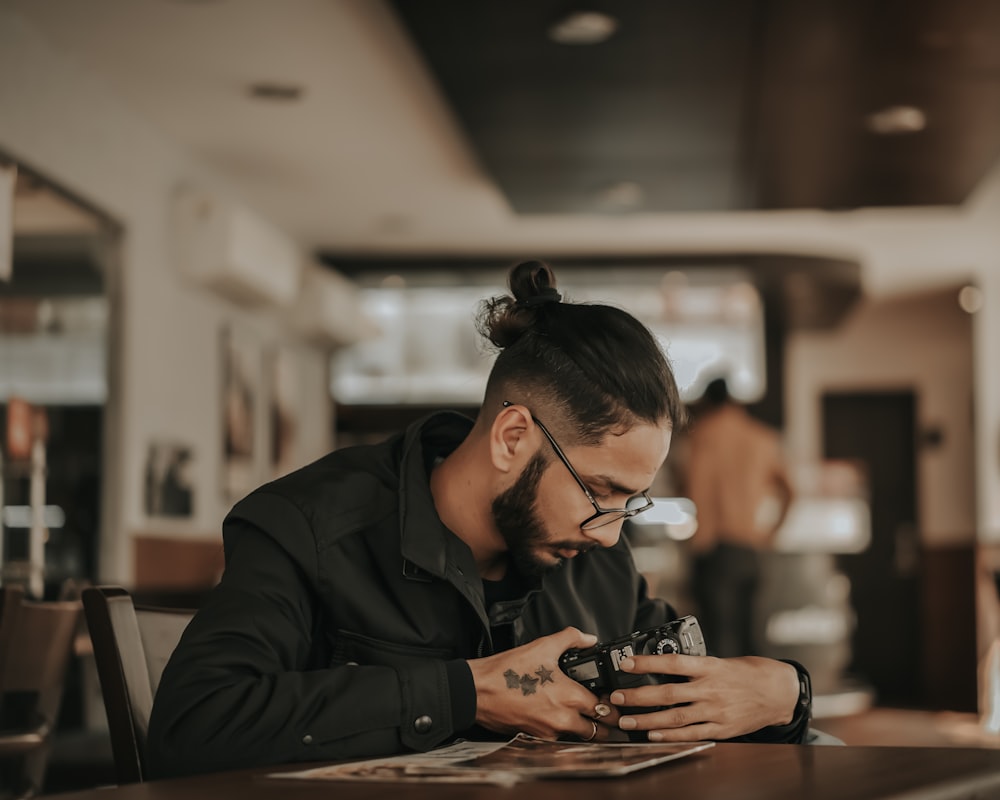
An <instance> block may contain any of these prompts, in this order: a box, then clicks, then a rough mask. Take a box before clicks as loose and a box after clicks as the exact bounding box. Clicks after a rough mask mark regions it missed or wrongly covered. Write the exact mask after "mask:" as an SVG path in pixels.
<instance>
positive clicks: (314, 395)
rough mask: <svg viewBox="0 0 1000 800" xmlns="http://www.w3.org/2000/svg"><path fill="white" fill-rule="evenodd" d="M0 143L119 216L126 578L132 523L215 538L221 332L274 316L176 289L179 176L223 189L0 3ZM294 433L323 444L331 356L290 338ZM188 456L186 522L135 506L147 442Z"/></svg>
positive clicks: (111, 528)
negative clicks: (298, 400)
mask: <svg viewBox="0 0 1000 800" xmlns="http://www.w3.org/2000/svg"><path fill="white" fill-rule="evenodd" d="M0 150H3V151H5V152H6V153H7V154H9V155H11V156H13V157H14V158H16V159H18V160H21V161H23V162H24V163H25V164H27V165H28V166H30V167H32V168H33V169H35V170H37V171H38V172H40V173H41V174H43V175H45V176H46V177H48V178H50V179H51V180H52V181H53V182H55V183H57V184H59V185H61V186H63V187H64V188H66V189H67V190H69V191H71V192H74V193H76V194H77V195H79V196H80V197H81V198H82V199H84V200H86V201H88V202H89V203H92V204H93V205H94V206H96V207H97V208H99V209H101V210H102V211H104V212H105V213H107V214H108V215H110V216H111V217H112V218H114V219H115V220H116V221H117V222H118V223H120V224H121V226H122V228H123V230H124V234H123V237H122V240H121V244H120V250H119V254H118V260H119V269H118V273H117V275H112V276H109V277H110V278H111V283H112V284H114V285H116V291H117V292H118V294H119V297H118V300H119V302H118V309H119V311H120V317H119V319H118V321H117V334H116V336H115V341H113V342H112V360H113V362H114V363H113V375H112V379H113V380H114V379H115V377H116V376H119V377H120V378H121V380H120V381H118V385H117V386H115V385H112V393H113V397H112V399H111V400H110V401H109V406H108V417H107V422H108V425H107V427H108V428H110V429H112V430H113V432H114V436H113V438H112V439H111V440H110V452H108V453H107V454H106V463H107V465H108V468H107V469H106V474H105V478H106V483H107V484H108V485H109V493H108V505H107V507H106V512H105V519H104V534H103V548H102V549H103V555H102V563H101V576H100V577H101V579H102V580H108V581H122V582H125V583H128V582H130V579H131V577H132V561H131V559H132V548H131V537H132V536H133V535H134V534H136V533H140V532H155V533H163V532H166V533H171V534H175V535H178V536H185V535H216V534H217V532H218V529H219V523H220V521H221V519H222V517H223V515H224V514H225V512H226V510H227V509H228V505H229V500H228V499H227V498H224V497H223V496H222V495H221V492H220V490H219V486H220V474H221V463H220V452H219V451H220V445H219V444H218V443H219V442H220V441H221V428H220V413H219V377H218V375H219V365H220V358H219V348H218V345H217V343H218V338H219V332H220V329H221V328H222V327H223V326H224V325H225V324H227V323H232V324H236V325H238V326H240V327H241V328H242V329H245V330H249V331H252V332H253V334H254V335H255V336H256V337H257V338H258V339H259V341H260V342H261V345H262V347H264V346H266V345H268V344H271V343H275V342H278V341H281V340H283V339H285V338H286V336H285V331H284V329H283V328H282V327H281V325H280V323H279V322H278V321H277V319H274V318H272V317H271V316H270V315H268V314H266V313H250V312H247V311H244V310H241V309H239V308H237V307H235V306H232V305H230V304H227V303H226V302H223V301H221V300H219V299H217V298H216V297H214V296H212V295H209V294H207V293H205V292H204V291H200V290H199V289H197V288H195V287H193V286H190V285H186V284H185V283H184V282H183V281H182V280H181V279H180V278H179V276H178V274H177V272H176V270H175V269H174V265H173V263H172V262H171V245H172V241H171V227H170V199H171V196H172V194H173V193H174V191H175V189H176V187H177V186H178V185H179V184H181V183H188V182H189V183H193V184H195V185H199V186H204V187H207V188H209V189H210V190H211V191H213V192H218V193H219V194H220V195H222V196H226V195H227V191H226V187H225V186H223V185H222V184H221V183H220V182H219V181H217V180H214V179H213V177H212V176H211V174H210V173H209V172H208V171H207V170H206V169H205V168H204V167H203V166H202V165H200V164H199V163H198V162H197V161H196V160H195V159H193V158H191V157H188V156H186V155H185V154H183V153H181V152H179V151H178V150H177V149H176V148H174V147H173V146H172V145H171V144H170V143H169V142H168V141H166V140H164V139H163V138H162V137H161V136H160V135H159V134H158V133H157V132H156V130H154V129H153V128H151V127H150V126H149V125H148V124H147V123H146V121H145V120H144V119H142V118H141V117H139V116H137V115H135V114H133V113H132V112H131V111H130V110H129V109H128V108H127V107H125V106H124V105H122V104H121V102H119V101H118V100H117V99H116V98H115V97H114V96H113V95H112V94H111V93H109V92H108V90H107V89H106V88H105V87H104V86H103V85H102V84H101V83H99V82H98V81H96V80H94V79H93V78H92V77H90V75H89V74H88V72H87V70H86V69H85V68H84V67H83V66H82V65H79V64H75V63H73V62H72V61H70V60H69V59H67V58H66V57H65V56H63V55H62V54H61V53H60V52H58V51H56V50H55V49H53V48H52V47H51V46H50V45H48V44H47V43H46V42H45V41H44V40H43V39H42V38H41V37H40V36H39V35H38V34H37V33H36V31H35V30H34V29H33V28H31V27H30V26H29V25H28V24H26V23H25V22H24V21H23V20H22V19H21V18H20V17H18V16H17V15H15V14H12V13H11V12H9V11H5V10H2V9H0ZM298 352H299V353H300V356H301V367H302V368H301V373H302V375H303V378H302V380H303V394H302V396H303V398H306V400H305V401H304V403H303V406H304V407H303V409H302V419H301V420H300V422H301V426H302V427H301V431H302V434H303V436H302V441H303V442H304V443H305V449H304V450H303V451H302V452H301V453H300V454H299V456H300V460H302V461H305V460H309V459H311V458H313V457H315V456H317V455H319V454H320V453H322V452H323V451H325V449H326V448H327V446H328V443H329V441H330V432H329V417H330V415H329V404H328V400H327V397H328V392H327V390H326V375H327V359H326V356H325V354H324V353H323V352H322V351H321V350H320V349H317V348H311V347H306V346H300V347H299V350H298ZM160 438H163V439H167V440H169V441H174V442H178V443H180V444H184V445H188V446H190V447H192V448H193V449H194V451H195V462H194V468H193V470H192V475H193V479H194V480H193V482H194V485H195V487H196V492H197V494H196V497H195V510H194V516H193V518H191V519H190V520H185V521H173V522H170V523H169V524H167V523H166V522H155V523H154V522H152V521H150V520H148V519H147V518H146V516H145V514H144V511H143V507H142V497H143V466H144V461H145V457H146V448H147V447H148V445H149V443H150V442H151V441H153V440H156V439H160Z"/></svg>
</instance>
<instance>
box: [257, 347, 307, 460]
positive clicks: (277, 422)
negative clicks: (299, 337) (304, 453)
mask: <svg viewBox="0 0 1000 800" xmlns="http://www.w3.org/2000/svg"><path fill="white" fill-rule="evenodd" d="M264 371H265V375H266V376H267V378H266V380H267V388H268V393H267V395H268V409H267V411H268V413H267V430H268V438H269V440H270V441H269V453H268V471H269V472H270V474H271V476H272V477H275V478H277V477H280V476H281V475H285V474H287V473H289V472H291V471H292V470H293V469H295V468H296V467H298V466H299V462H300V459H301V453H300V450H301V447H300V427H301V422H300V419H299V417H300V408H299V401H300V398H301V395H302V392H301V386H300V384H301V377H302V376H301V365H300V363H299V356H298V353H297V352H296V351H295V350H294V349H293V348H292V347H289V346H287V345H278V346H275V347H272V348H269V349H268V350H267V353H266V356H265V359H264Z"/></svg>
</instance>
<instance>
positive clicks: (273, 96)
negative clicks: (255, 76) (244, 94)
mask: <svg viewBox="0 0 1000 800" xmlns="http://www.w3.org/2000/svg"><path fill="white" fill-rule="evenodd" d="M304 93H305V89H303V88H302V87H301V86H299V85H298V84H295V83H272V82H269V81H260V82H259V83H253V84H250V89H249V94H250V96H251V97H252V98H254V99H255V100H273V101H275V102H280V103H289V102H292V101H294V100H300V99H301V98H302V95H303V94H304Z"/></svg>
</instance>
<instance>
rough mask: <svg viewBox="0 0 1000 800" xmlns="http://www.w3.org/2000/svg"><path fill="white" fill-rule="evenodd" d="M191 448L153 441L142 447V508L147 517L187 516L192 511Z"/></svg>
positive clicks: (175, 443) (192, 456) (192, 457)
mask: <svg viewBox="0 0 1000 800" xmlns="http://www.w3.org/2000/svg"><path fill="white" fill-rule="evenodd" d="M193 460H194V453H193V450H192V448H190V447H188V446H187V445H183V444H178V443H177V442H166V441H153V442H150V443H149V447H147V449H146V466H145V475H144V477H145V487H144V502H143V507H144V509H145V511H146V516H149V517H190V516H191V515H192V514H193V513H194V486H193V483H192V480H191V467H192V463H193Z"/></svg>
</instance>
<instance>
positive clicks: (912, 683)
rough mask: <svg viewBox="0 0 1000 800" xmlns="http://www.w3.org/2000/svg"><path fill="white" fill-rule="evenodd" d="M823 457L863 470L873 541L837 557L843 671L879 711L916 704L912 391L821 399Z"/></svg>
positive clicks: (918, 650) (918, 659)
mask: <svg viewBox="0 0 1000 800" xmlns="http://www.w3.org/2000/svg"><path fill="white" fill-rule="evenodd" d="M822 404H823V451H824V456H825V457H826V458H830V459H846V460H851V461H856V462H858V463H859V464H861V465H862V467H863V469H864V471H865V474H866V475H867V478H868V487H869V493H870V497H869V502H870V505H871V531H872V538H871V544H870V545H869V547H868V548H867V549H866V550H865V551H864V552H861V553H857V554H851V555H842V556H840V557H839V559H838V561H839V566H840V569H841V570H842V571H843V572H844V574H846V575H847V577H848V578H849V579H850V582H851V599H852V604H853V606H854V610H855V612H856V613H857V625H856V627H855V630H854V635H853V641H852V650H853V655H852V660H851V663H850V665H849V667H848V669H849V671H850V672H852V673H853V674H855V675H856V676H858V677H859V678H862V679H864V680H866V681H867V682H869V683H870V684H871V685H872V687H873V688H874V689H875V691H876V694H877V697H878V702H879V703H880V704H882V705H889V706H902V707H908V706H909V707H912V706H919V705H920V704H921V689H922V686H923V680H922V678H923V676H922V674H921V673H922V670H921V663H922V646H923V643H922V641H921V634H922V625H921V621H920V608H921V605H920V604H921V586H920V573H921V564H920V552H921V550H920V542H919V526H918V524H917V479H916V419H917V413H916V412H917V408H916V406H917V400H916V395H915V393H914V392H913V391H892V392H845V393H840V392H831V393H827V394H824V395H823V400H822Z"/></svg>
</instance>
